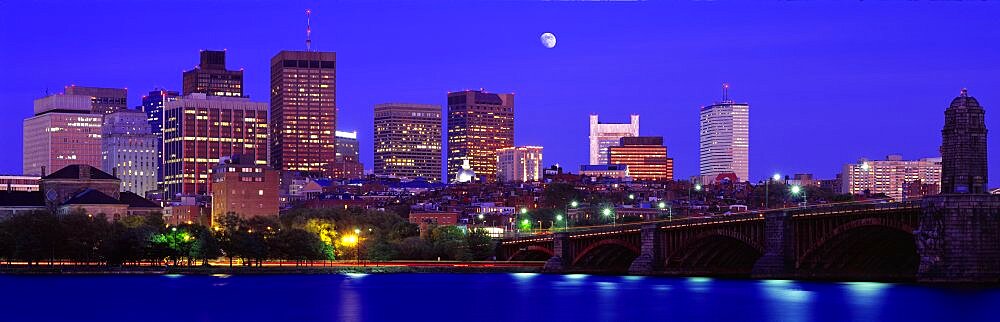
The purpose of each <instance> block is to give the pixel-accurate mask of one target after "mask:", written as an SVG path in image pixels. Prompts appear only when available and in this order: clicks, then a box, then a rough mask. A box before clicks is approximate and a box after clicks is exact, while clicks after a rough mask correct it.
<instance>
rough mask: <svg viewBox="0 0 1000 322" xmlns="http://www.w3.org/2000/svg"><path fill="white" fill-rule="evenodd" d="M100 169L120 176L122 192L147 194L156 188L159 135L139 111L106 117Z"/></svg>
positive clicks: (102, 132) (118, 112) (122, 111)
mask: <svg viewBox="0 0 1000 322" xmlns="http://www.w3.org/2000/svg"><path fill="white" fill-rule="evenodd" d="M101 135H102V138H101V163H102V166H101V170H104V172H107V173H111V174H114V175H115V176H116V177H118V178H119V179H121V184H122V187H121V189H122V191H131V192H133V193H135V194H137V195H140V196H145V195H146V192H148V191H151V190H156V188H157V184H156V182H157V181H156V169H157V163H158V162H157V155H158V153H157V151H158V150H159V147H157V145H156V144H157V142H158V141H159V140H158V139H157V136H156V135H154V134H153V133H152V131H151V129H150V126H149V123H147V121H146V113H143V112H142V111H139V110H129V109H124V110H119V111H117V112H114V113H111V114H108V115H105V116H104V125H103V126H102V127H101Z"/></svg>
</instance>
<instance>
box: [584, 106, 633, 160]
mask: <svg viewBox="0 0 1000 322" xmlns="http://www.w3.org/2000/svg"><path fill="white" fill-rule="evenodd" d="M627 136H639V116H638V115H635V114H632V115H631V116H629V123H601V122H600V121H598V118H597V115H596V114H590V164H608V147H611V146H616V145H618V143H619V142H620V141H621V138H623V137H627Z"/></svg>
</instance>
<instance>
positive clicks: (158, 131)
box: [142, 89, 180, 185]
mask: <svg viewBox="0 0 1000 322" xmlns="http://www.w3.org/2000/svg"><path fill="white" fill-rule="evenodd" d="M179 96H180V94H179V93H177V91H168V90H163V89H161V90H158V91H150V92H149V94H147V95H146V96H143V97H142V110H143V111H144V112H146V122H147V123H149V131H150V133H152V134H153V136H154V137H156V182H157V184H158V185H159V184H163V104H164V102H168V101H175V100H177V97H179Z"/></svg>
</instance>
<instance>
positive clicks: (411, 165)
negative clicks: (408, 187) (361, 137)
mask: <svg viewBox="0 0 1000 322" xmlns="http://www.w3.org/2000/svg"><path fill="white" fill-rule="evenodd" d="M374 146H375V174H376V175H380V176H392V177H397V178H400V179H404V180H406V179H416V178H424V179H426V180H427V181H431V182H440V181H441V106H439V105H429V104H404V103H391V104H378V105H375V144H374Z"/></svg>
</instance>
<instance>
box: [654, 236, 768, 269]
mask: <svg viewBox="0 0 1000 322" xmlns="http://www.w3.org/2000/svg"><path fill="white" fill-rule="evenodd" d="M761 255H762V254H761V252H760V251H758V250H757V249H754V248H753V247H751V246H750V245H747V244H746V243H744V242H742V241H740V240H737V239H734V238H731V237H728V236H710V237H707V238H702V239H700V240H698V241H695V242H692V243H691V244H690V245H688V246H687V247H685V248H683V249H681V250H679V251H677V252H676V253H674V254H673V255H672V256H670V257H669V258H668V259H667V261H666V263H665V265H664V270H665V272H666V273H674V274H690V275H703V274H711V275H747V276H749V275H750V271H751V270H752V269H753V265H754V263H756V262H757V259H759V258H760V257H761Z"/></svg>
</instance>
